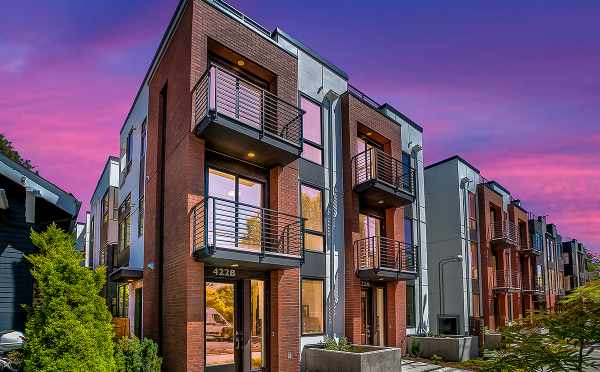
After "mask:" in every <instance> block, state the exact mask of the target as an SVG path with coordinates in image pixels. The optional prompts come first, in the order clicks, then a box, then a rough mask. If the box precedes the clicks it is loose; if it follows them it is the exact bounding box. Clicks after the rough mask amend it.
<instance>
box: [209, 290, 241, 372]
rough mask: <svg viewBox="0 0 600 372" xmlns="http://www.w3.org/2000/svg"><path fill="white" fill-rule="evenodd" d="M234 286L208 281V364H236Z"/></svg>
mask: <svg viewBox="0 0 600 372" xmlns="http://www.w3.org/2000/svg"><path fill="white" fill-rule="evenodd" d="M233 295H234V287H233V284H230V283H213V282H206V309H205V311H206V313H205V320H206V335H205V338H206V365H207V366H214V365H228V364H234V363H235V359H234V355H235V354H234V343H233V335H234V329H233V327H234V326H233V325H234V321H233V314H234V299H233Z"/></svg>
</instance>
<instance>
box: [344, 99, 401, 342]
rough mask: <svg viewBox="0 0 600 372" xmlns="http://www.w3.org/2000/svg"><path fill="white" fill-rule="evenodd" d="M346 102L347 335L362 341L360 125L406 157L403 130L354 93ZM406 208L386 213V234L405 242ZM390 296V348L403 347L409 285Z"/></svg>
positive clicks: (390, 290) (392, 288)
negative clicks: (356, 164) (356, 169)
mask: <svg viewBox="0 0 600 372" xmlns="http://www.w3.org/2000/svg"><path fill="white" fill-rule="evenodd" d="M341 103H342V120H343V123H342V152H343V154H344V155H343V157H344V165H343V170H344V174H343V177H344V231H345V233H344V234H345V236H344V245H345V247H346V248H345V279H344V281H345V301H346V305H345V306H346V308H345V323H346V324H345V331H346V332H345V333H346V337H348V339H350V340H351V341H352V342H355V343H359V342H360V341H361V338H360V332H361V319H360V295H361V291H360V279H359V278H358V276H357V275H356V272H355V262H354V241H356V240H357V239H359V237H360V235H359V226H358V214H359V207H360V206H359V198H358V195H357V194H356V193H355V192H354V191H353V180H352V161H351V160H352V157H353V156H354V155H356V140H357V138H358V126H359V124H361V125H363V126H366V127H368V128H369V129H370V130H372V131H373V132H376V133H377V134H378V135H381V136H382V137H385V138H386V139H388V140H389V142H388V143H386V144H385V146H384V148H385V150H386V152H389V153H390V154H391V155H392V156H393V157H395V158H396V159H401V157H402V142H401V128H400V125H398V124H396V123H395V122H393V121H392V120H390V119H388V118H387V117H385V116H384V115H383V114H381V113H380V112H378V111H376V110H374V109H373V108H371V107H369V106H367V105H366V104H364V103H363V102H362V101H360V100H359V99H357V98H356V97H354V96H353V95H351V94H346V95H344V96H342V98H341ZM403 220H404V211H403V209H402V208H395V209H388V210H386V212H385V224H386V234H387V236H388V237H389V238H393V239H395V240H399V241H402V240H403V231H402V229H403V226H404V221H403ZM386 293H387V301H388V306H387V320H388V330H387V342H388V344H389V345H390V346H401V345H402V342H403V340H404V338H405V337H406V283H403V282H399V283H390V284H388V285H387V286H386Z"/></svg>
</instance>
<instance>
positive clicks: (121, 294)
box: [113, 284, 129, 318]
mask: <svg viewBox="0 0 600 372" xmlns="http://www.w3.org/2000/svg"><path fill="white" fill-rule="evenodd" d="M115 310H116V311H115V314H113V316H115V317H118V318H127V317H128V313H129V285H128V284H121V285H119V286H118V287H117V306H116V309H115Z"/></svg>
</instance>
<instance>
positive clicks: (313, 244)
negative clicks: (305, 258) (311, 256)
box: [304, 233, 325, 252]
mask: <svg viewBox="0 0 600 372" xmlns="http://www.w3.org/2000/svg"><path fill="white" fill-rule="evenodd" d="M323 242H324V241H323V237H322V236H321V235H315V234H311V233H305V234H304V249H306V250H307V251H312V252H323V251H324V246H325V245H324V244H323Z"/></svg>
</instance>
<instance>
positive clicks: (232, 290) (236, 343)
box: [205, 279, 266, 372]
mask: <svg viewBox="0 0 600 372" xmlns="http://www.w3.org/2000/svg"><path fill="white" fill-rule="evenodd" d="M205 291H206V298H205V299H206V302H205V355H206V364H205V365H206V370H207V371H211V372H234V371H235V372H239V371H260V370H263V369H264V368H265V367H266V329H265V326H266V323H265V319H266V311H265V282H264V281H263V280H259V279H237V280H231V281H219V280H215V281H210V280H207V281H206V284H205Z"/></svg>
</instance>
